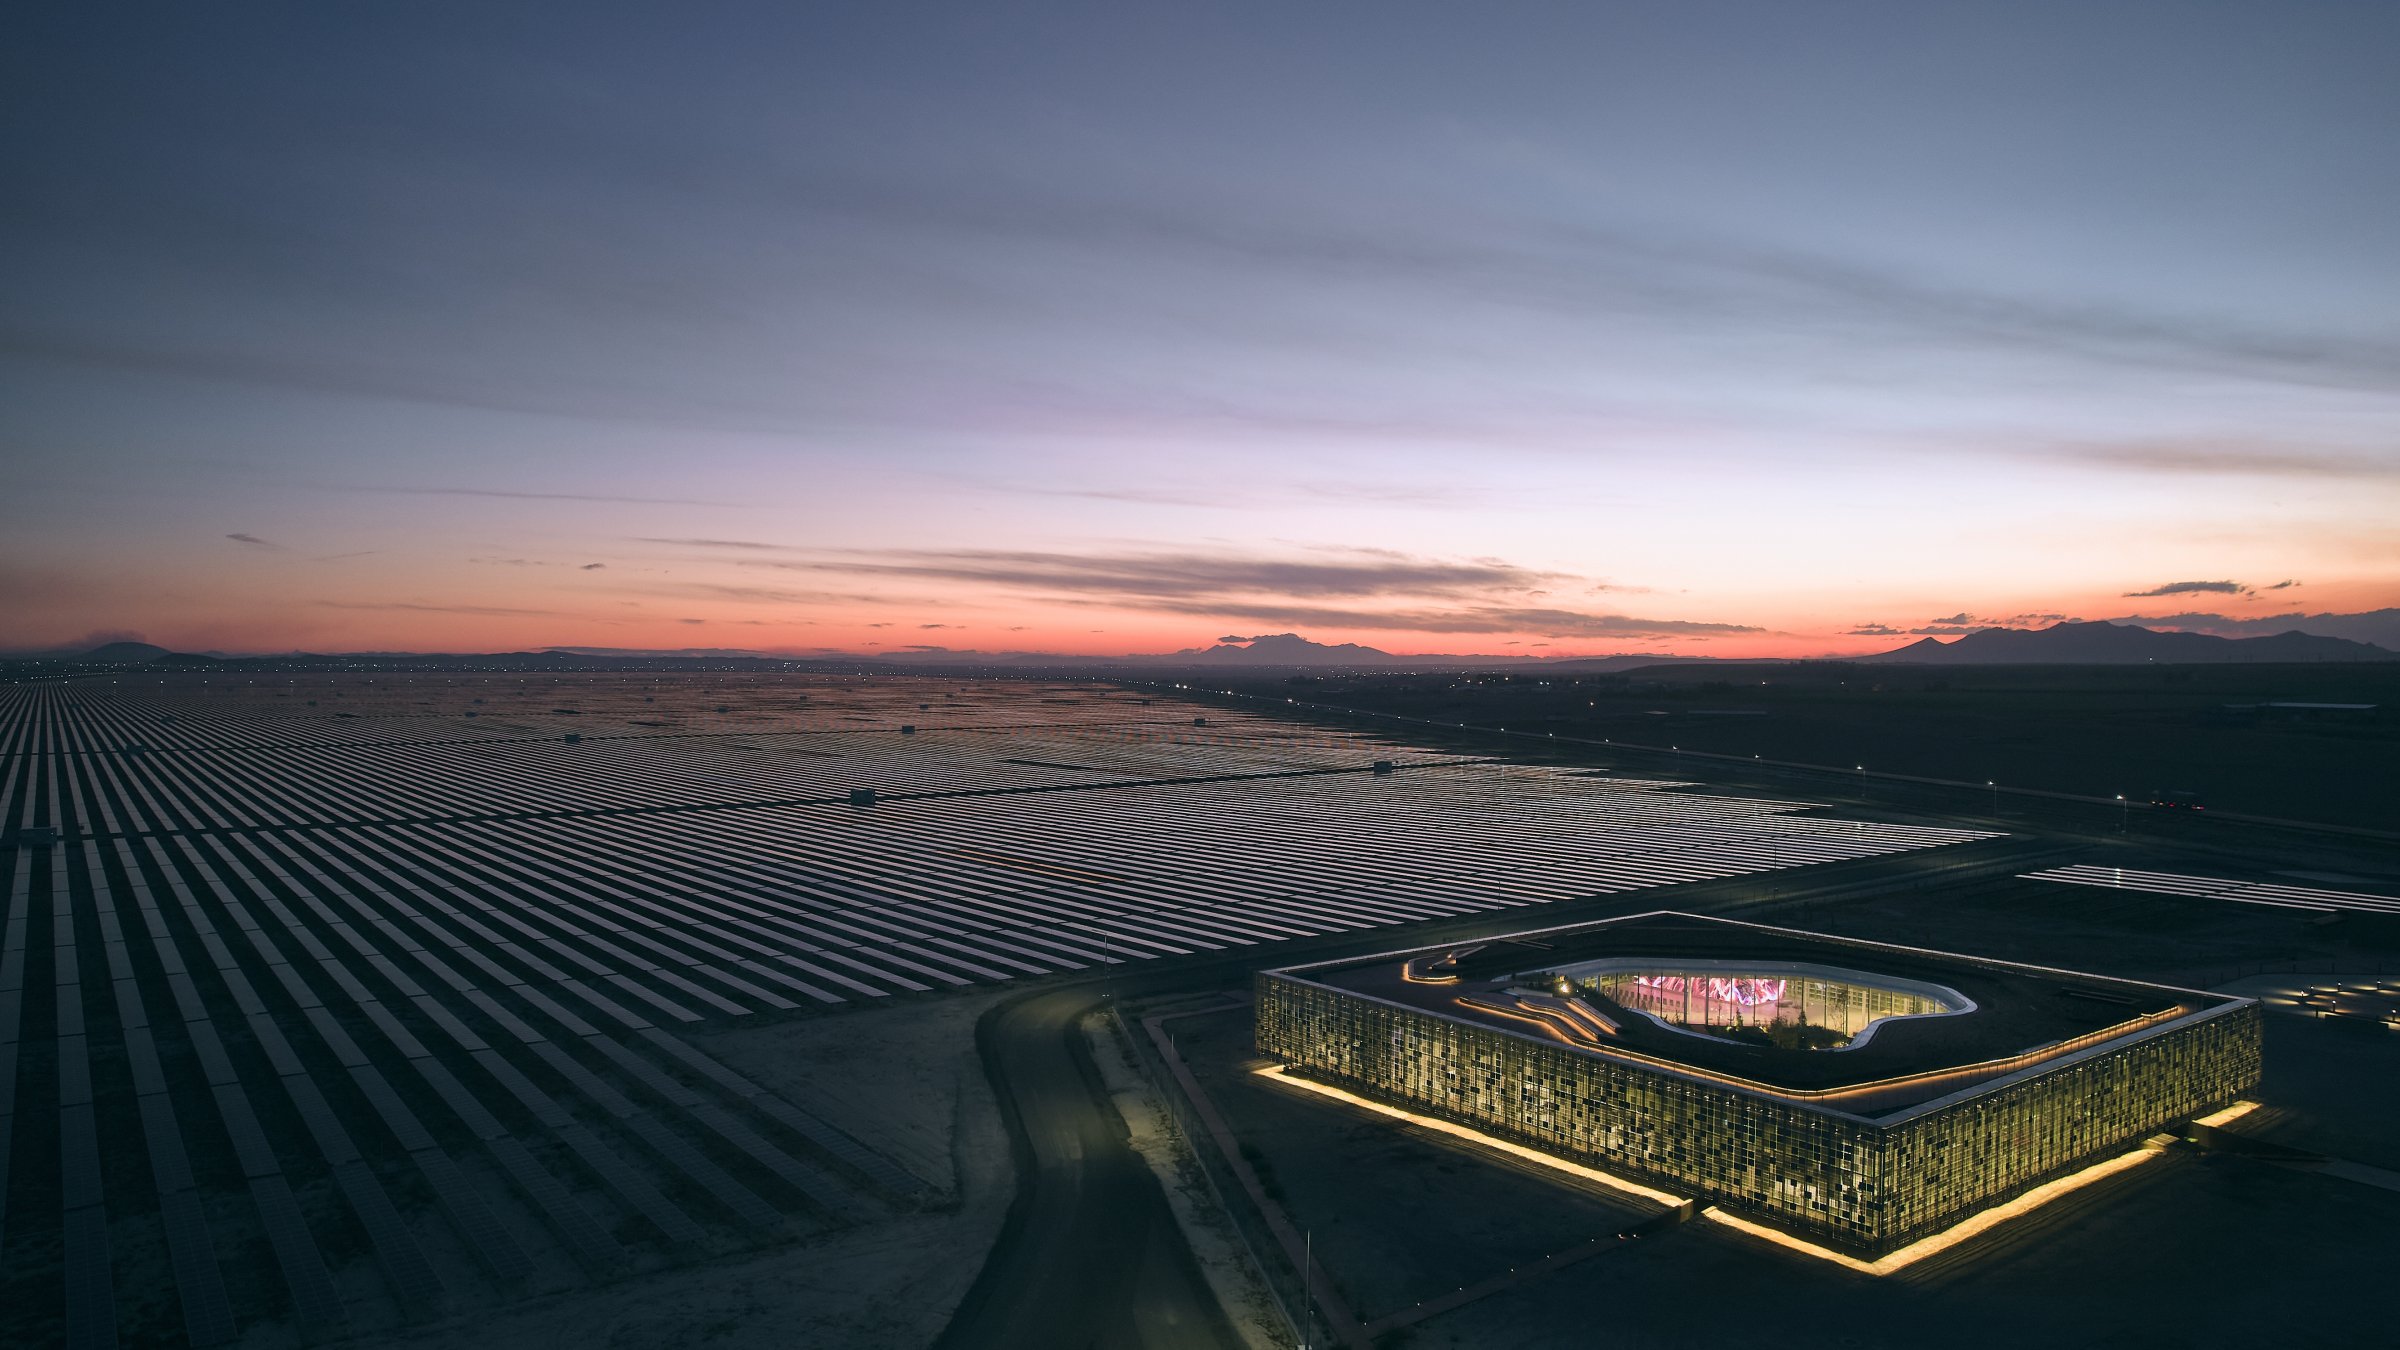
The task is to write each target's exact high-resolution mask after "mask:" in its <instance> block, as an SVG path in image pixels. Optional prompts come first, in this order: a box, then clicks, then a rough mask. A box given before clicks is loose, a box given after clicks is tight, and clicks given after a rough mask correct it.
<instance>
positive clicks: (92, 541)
mask: <svg viewBox="0 0 2400 1350" xmlns="http://www.w3.org/2000/svg"><path fill="white" fill-rule="evenodd" d="M32 8H33V9H35V10H39V11H42V12H38V13H28V12H26V10H25V9H23V8H20V9H17V10H12V12H11V16H10V17H9V18H8V19H7V20H6V21H5V24H6V30H7V40H6V41H5V42H0V173H4V174H5V178H4V180H0V181H5V184H6V190H5V191H4V192H0V647H13V648H20V649H21V648H31V647H39V646H46V645H50V644H53V643H61V642H67V641H70V640H77V639H79V638H81V637H83V636H88V635H91V634H95V633H139V634H142V635H144V636H146V637H148V638H149V639H150V640H153V641H157V642H161V643H164V644H166V645H170V646H177V647H183V648H219V649H227V650H284V649H292V648H308V649H312V650H357V649H385V648H416V649H444V650H491V649H499V648H518V647H526V646H538V645H546V644H585V645H605V646H612V647H687V646H691V647H699V646H708V647H745V648H760V649H769V650H788V651H806V650H815V649H821V648H833V649H843V650H852V651H897V650H901V649H904V648H908V647H911V646H939V647H948V648H957V649H976V650H987V651H999V650H1012V649H1013V650H1025V649H1031V650H1045V651H1070V652H1093V653H1118V652H1133V651H1159V650H1167V649H1172V648H1177V647H1186V646H1193V645H1205V644H1207V643H1208V642H1211V641H1213V640H1216V639H1217V638H1219V637H1239V636H1246V635H1251V634H1257V633H1268V632H1282V631H1298V632H1301V633H1303V634H1306V635H1307V636H1310V637H1313V638H1317V639H1319V640H1323V641H1329V642H1331V641H1345V640H1348V641H1359V642H1365V643H1369V644H1371V645H1374V646H1378V647H1382V648H1385V649H1388V650H1394V651H1403V652H1472V651H1482V652H1512V653H1531V654H1559V655H1563V654H1569V653H1603V652H1615V651H1658V650H1673V651H1685V652H1695V653H1711V652H1713V653H1717V654H1728V655H1733V654H1760V653H1769V652H1773V653H1788V654H1795V655H1814V654H1819V653H1825V652H1835V651H1861V650H1870V649H1875V648H1880V647H1888V646H1892V645H1896V643H1897V641H1901V640H1908V639H1907V637H1906V635H1907V634H1910V633H1914V632H1919V631H1934V632H1947V631H1956V630H1959V629H1962V628H1969V627H1973V626H1977V625H1980V624H1987V623H1994V622H2015V623H2019V624H2024V623H2034V622H2045V621H2047V617H2046V616H2061V615H2063V616H2071V617H2077V618H2122V617H2133V616H2143V617H2154V618H2167V617H2170V616H2172V617H2173V618H2174V621H2175V622H2178V623H2182V624H2185V625H2187V626H2193V627H2203V628H2210V627H2213V628H2216V629H2219V630H2221V631H2227V632H2237V631H2240V632H2249V631H2267V630H2272V629H2275V628H2280V627H2290V626H2300V627H2312V626H2313V627H2315V628H2317V629H2318V630H2319V631H2335V632H2341V633H2344V634H2345V635H2349V636H2368V637H2374V636H2378V635H2381V634H2382V633H2383V629H2381V628H2377V627H2376V626H2375V625H2377V624H2378V623H2381V624H2383V625H2384V626H2385V627H2387V628H2389V629H2390V635H2389V636H2385V637H2383V640H2386V641H2395V642H2400V624H2394V623H2393V622H2392V620H2393V619H2394V618H2400V616H2385V617H2384V618H2382V619H2375V618H2368V619H2347V618H2342V617H2340V616H2345V615H2359V614H2367V613H2371V612H2373V611H2378V610H2386V609H2390V608H2392V607H2395V606H2400V227H2395V224H2394V222H2395V221H2400V153H2395V151H2394V146H2395V145H2400V66H2396V65H2395V62H2396V61H2400V55H2396V54H2400V5H2393V4H2388V3H2357V4H2348V5H2342V4H2317V3H2309V0H2274V2H2273V3H2258V4H2252V5H2225V4H2209V3H2198V2H2196V0H2186V2H2183V3H2162V4H2140V3H2131V2H2130V0H2110V3H2105V4H2089V3H2079V4H2043V3H2030V2H2029V0H2011V2H2009V3H1997V4H1991V5H1972V4H1953V3H1945V4H1925V3H1922V2H1921V0H1918V2H1914V3H1893V4H1835V3H1805V4H1796V3H1790V0H1777V2H1775V3H1761V4H1718V3H1693V2H1691V0H1683V2H1682V3H1661V4H1656V5H1648V4H1642V5H1626V4H1603V3H1591V2H1589V0H1587V2H1585V3H1562V4H1557V5H1541V4H1518V5H1485V6H1467V5H1459V4H1433V5H1416V4H1404V3H1389V2H1388V0H1387V2H1386V3H1377V4H1362V5H1345V4H1325V3H1320V4H1304V5H1292V4H1256V5H1253V4H1246V3H1228V2H1225V0H1218V2H1216V3H1209V4H1198V5H1195V4H1176V5H1167V4H1157V5H1152V4H1141V3H1126V2H1125V0H1116V2H1114V3H1103V4H1091V5H1067V4H1040V5H1028V4H1009V5H1001V4H991V3H981V4H962V5H894V4H864V3H861V4H841V3H827V2H825V0H816V2H814V3H807V4H797V5H795V4H788V3H783V4H762V5H757V6H740V5H689V6H657V5H625V6H616V5H606V4H578V5H572V6H547V7H544V8H543V9H542V10H540V11H537V10H535V9H534V8H533V7H530V6H510V5H492V4H471V5H459V6H447V5H439V4H409V5H382V6H366V5H346V4H326V3H311V4H305V5H294V6H277V5H271V4H263V3H252V4H241V5H231V6H192V5H178V6H161V7H157V8H155V9H149V10H145V9H143V8H142V7H138V6H130V7H129V6H98V5H73V6H70V5H48V4H45V5H38V6H34V7H32ZM2287 615H2302V616H2315V617H2308V618H2304V619H2299V620H2292V621H2289V622H2287V621H2285V620H2284V617H2283V616H2287ZM2244 625H2249V626H2248V627H2244Z"/></svg>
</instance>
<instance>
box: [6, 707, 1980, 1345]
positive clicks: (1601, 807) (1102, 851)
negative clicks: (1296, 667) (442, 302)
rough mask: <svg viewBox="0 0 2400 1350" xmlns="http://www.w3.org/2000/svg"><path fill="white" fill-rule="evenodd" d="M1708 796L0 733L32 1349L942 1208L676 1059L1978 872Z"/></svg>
mask: <svg viewBox="0 0 2400 1350" xmlns="http://www.w3.org/2000/svg"><path fill="white" fill-rule="evenodd" d="M1202 723H1205V724H1202ZM1378 759H1382V760H1389V761H1392V762H1394V764H1395V765H1396V766H1398V768H1399V769H1400V771H1399V772H1395V773H1390V774H1376V773H1373V772H1370V771H1369V766H1370V765H1371V763H1372V762H1373V761H1374V760H1378ZM1684 787H1688V785H1683V784H1674V783H1667V782H1661V781H1656V780H1642V779H1627V778H1616V777H1606V776H1593V775H1591V774H1587V773H1577V772H1570V771H1563V770H1557V769H1544V768H1528V767H1523V766H1511V765H1505V764H1496V763H1489V762H1481V761H1474V760H1465V759H1460V758H1457V757H1454V756H1445V755H1440V754H1436V753H1432V752H1427V751H1424V750H1421V749H1417V748H1413V747H1409V746H1404V745H1400V744H1396V743H1393V742H1389V741H1385V740H1381V739H1375V738H1371V737H1367V736H1363V735H1358V734H1353V733H1347V732H1340V731H1329V730H1319V729H1313V728H1309V727H1305V726H1297V725H1294V724H1290V723H1282V722H1275V721H1270V720H1267V719H1263V718H1258V717H1254V716H1249V715H1242V714H1226V713H1222V712H1216V711H1208V710H1204V709H1196V708H1194V707H1192V706H1189V705H1180V704H1174V703H1171V702H1169V701H1167V700H1164V699H1155V700H1154V699H1152V698H1151V696H1149V695H1146V694H1143V693H1141V692H1139V691H1136V690H1127V689H1115V688H1109V687H1105V686H1099V685H1092V684H1084V683H1068V684H1058V685H1043V684H1032V683H1013V684H1012V683H997V682H985V683H967V684H960V683H957V682H944V681H935V680H923V679H897V678H894V679H881V680H848V681H844V680H836V679H830V678H802V677H783V676H776V677H742V676H716V677H706V678H702V677H691V678H682V679H670V678H662V677H647V676H595V677H553V676H527V677H518V676H513V675H511V676H501V675H492V676H486V677H473V676H457V677H449V678H444V677H439V676H434V677H426V676H418V677H415V678H414V679H408V678H403V677H395V676H376V677H372V678H370V677H367V676H342V677H324V676H317V677H312V678H307V679H301V678H290V677H278V678H276V679H272V680H269V679H265V678H260V679H256V680H249V679H238V678H237V679H234V680H227V679H225V678H224V677H212V678H209V679H207V680H202V679H200V678H199V677H172V678H166V679H158V678H155V677H153V678H147V679H143V680H140V681H131V680H126V681H120V682H115V683H110V682H106V681H88V682H74V683H68V684H49V685H34V686H18V687H15V688H12V689H8V690H4V691H0V840H6V841H11V842H10V844H9V846H7V847H4V848H0V872H5V877H6V885H7V892H6V899H7V909H6V911H5V927H4V928H0V1168H5V1169H6V1170H5V1172H0V1342H8V1343H28V1344H31V1343H46V1342H50V1341H61V1342H64V1343H68V1344H74V1345H107V1344H115V1343H118V1341H119V1339H120V1335H121V1334H122V1335H123V1336H125V1337H127V1338H132V1339H150V1338H153V1337H154V1336H156V1335H159V1334H164V1333H162V1332H161V1331H160V1328H162V1327H164V1328H168V1329H170V1330H173V1331H179V1332H180V1333H181V1334H182V1335H184V1336H186V1337H188V1339H189V1340H190V1341H191V1342H193V1343H195V1344H220V1343H224V1342H226V1341H228V1340H231V1339H233V1338H235V1337H236V1336H238V1335H242V1334H244V1333H245V1332H246V1330H247V1329H249V1328H253V1327H257V1326H260V1325H262V1324H267V1323H282V1324H285V1325H286V1326H287V1327H288V1328H289V1329H290V1330H291V1331H292V1332H293V1333H295V1335H296V1338H298V1339H312V1338H321V1337H330V1336H336V1335H341V1334H353V1333H357V1332H361V1331H367V1330H374V1329H378V1328H382V1327H388V1326H395V1325H404V1324H407V1323H411V1322H421V1321H424V1320H427V1319H432V1318H436V1317H440V1316H443V1315H446V1314H454V1313H456V1312H458V1311H459V1310H460V1309H462V1308H472V1307H476V1306H482V1305H487V1304H490V1303H494V1302H498V1301H503V1300H507V1299H512V1298H516V1297H521V1296H524V1295H526V1294H528V1293H534V1292H542V1291H545V1290H553V1289H558V1288H566V1287H572V1286H574V1285H575V1284H578V1283H581V1282H588V1281H596V1280H606V1279H612V1278H616V1277H619V1276H622V1275H624V1274H627V1273H631V1272H636V1271H641V1270H648V1269H655V1268H659V1267H661V1266H665V1265H672V1264H677V1263H681V1262H684V1261H689V1260H692V1259H696V1258H699V1257H704V1256H710V1255H718V1254H723V1253H726V1252H730V1251H737V1250H742V1249H745V1248H749V1247H755V1246H759V1245H763V1244H768V1243H774V1242H781V1241H788V1240H791V1239H794V1238H798V1237H804V1236H807V1235H809V1234H812V1233H818V1232H825V1231H829V1230H832V1229H836V1228H840V1227H844V1226H848V1225H855V1224H861V1223H872V1222H874V1221H875V1220H876V1219H877V1218H878V1217H879V1216H881V1215H884V1214H887V1213H889V1212H891V1211H892V1210H894V1209H897V1208H904V1207H907V1206H909V1205H912V1204H916V1203H921V1202H922V1201H923V1200H924V1198H925V1189H926V1188H925V1185H924V1183H923V1182H921V1181H920V1180H919V1179H917V1178H915V1177H912V1176H910V1175H909V1174H908V1173H907V1172H906V1171H904V1170H903V1169H902V1168H900V1167H899V1166H898V1165H897V1164H895V1163H894V1162H893V1161H892V1160H890V1159H889V1158H887V1157H885V1156H883V1155H882V1154H881V1153H879V1152H878V1151H877V1150H876V1149H875V1148H873V1147H872V1146H871V1145H870V1144H869V1143H868V1142H867V1141H864V1140H862V1139H860V1138H859V1137H858V1136H857V1133H853V1132H852V1130H850V1129H846V1128H844V1126H843V1125H842V1124H840V1123H837V1122H840V1121H843V1120H846V1119H848V1118H849V1115H848V1112H847V1111H846V1109H845V1107H844V1104H843V1103H842V1101H841V1100H840V1095H839V1094H840V1086H839V1085H838V1084H813V1085H810V1086H809V1087H808V1088H807V1089H806V1090H795V1089H791V1088H788V1087H786V1088H782V1089H778V1090H769V1089H768V1088H766V1087H765V1086H762V1085H760V1084H758V1083H755V1082H753V1081H751V1080H749V1079H747V1078H745V1077H743V1076H742V1075H740V1074H739V1073H737V1072H735V1071H734V1070H733V1069H731V1068H729V1067H727V1066H726V1065H724V1064H722V1063H721V1062H719V1061H718V1060H716V1059H714V1058H712V1057H711V1056H709V1055H708V1054H707V1053H706V1051H705V1050H703V1049H702V1048H701V1047H700V1046H698V1045H696V1044H694V1043H693V1042H692V1041H691V1040H689V1039H687V1038H685V1037H682V1036H678V1035H677V1034H676V1032H677V1030H678V1029H681V1028H690V1027H695V1026H698V1025H700V1024H722V1023H726V1022H729V1021H733V1020H735V1019H743V1018H764V1017H772V1016H791V1015H806V1014H810V1013H815V1012H825V1011H832V1010H836V1009H839V1008H842V1007H845V1006H857V1005H868V1004H874V1003H877V1002H879V1001H884V1000H889V999H893V998H895V997H898V998H909V997H919V996H924V995H927V994H933V993H939V992H941V991H945V990H952V989H959V988H965V987H970V986H988V985H992V984H996V983H1001V982H1006V981H1011V980H1018V979H1024V978H1029V977H1036V976H1043V975H1049V974H1053V973H1058V972H1073V971H1087V970H1092V969H1095V968H1098V967H1100V966H1102V965H1106V964H1111V963H1118V962H1127V961H1146V960H1153V959H1160V958H1171V957H1177V956H1184V955H1189V954H1192V953H1204V952H1228V951H1237V950H1240V949H1245V948H1251V947H1262V946H1265V945H1267V944H1271V943H1274V942H1277V941H1281V940H1286V939H1290V938H1295V937H1301V936H1307V935H1314V934H1324V933H1332V932H1338V931H1344V930H1351V929H1359V928H1365V927H1371V926H1376V925H1385V924H1397V923H1406V922H1412V921H1417V920H1423V919H1431V918H1439V917H1445V916H1455V915H1461V914H1467V913H1471V912H1475V911H1483V910H1500V909H1506V908H1510V907H1515V906H1526V905H1535V904H1542V903H1547V902H1552V901H1559V900H1567V899H1573V898H1578V897H1586V896H1594V895H1605V894H1610V893H1617V892H1628V891H1635V890H1641V889H1645V888H1649V887H1656V886H1661V885H1667V884H1672V883H1675V882H1682V881H1694V880H1704V879H1711V878H1722V877H1728V876H1739V875H1745V874H1751V873H1760V872H1767V871H1773V870H1777V869H1782V868H1790V867H1796V866H1802V865H1805V864H1808V863H1813V862H1823V861H1836V860H1842V859H1851V858H1861V857H1873V856H1880V855H1884V854H1890V853H1896V852H1901V851H1905V850H1911V849H1919V848H1927V847H1933V846H1937V845H1941V844H1946V843H1952V842H1957V841H1961V840H1966V839H1972V838H1978V837H1982V836H1979V835H1976V834H1973V833H1971V832H1964V831H1949V830H1935V829H1925V828H1914V827H1901V826H1889V825H1878V824H1872V823H1868V822H1859V821H1842V820H1833V819H1828V818H1826V817H1824V816H1821V815H1817V814H1811V813H1808V812H1807V811H1806V808H1805V807H1804V806H1803V805H1801V804H1797V803H1789V802H1773V801H1759V800H1751V799H1743V798H1733V797H1723V796H1714V795H1709V794H1706V793H1700V792H1692V791H1684V790H1679V789H1682V788H1684ZM859 788H871V789H873V790H874V792H875V794H876V798H875V800H874V801H873V803H872V804H871V805H865V806H858V805H853V804H852V798H851V793H852V792H853V791H854V790H856V789H859ZM1261 959H1262V962H1263V961H1264V960H1266V959H1267V958H1266V957H1264V956H1263V955H1262V958H1261ZM861 1132H864V1131H861Z"/></svg>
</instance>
